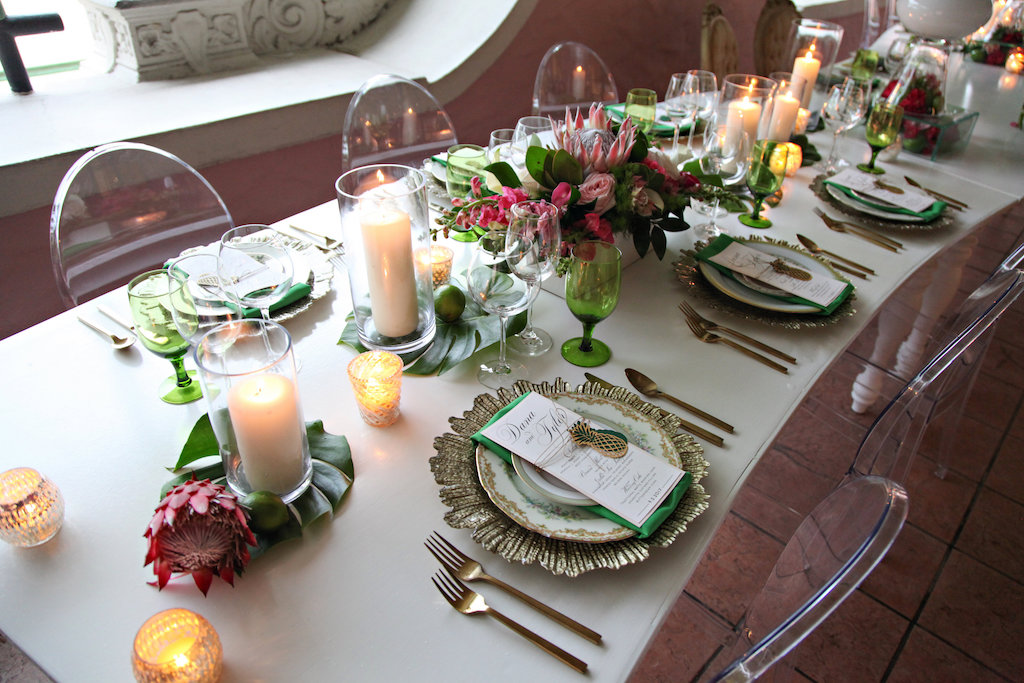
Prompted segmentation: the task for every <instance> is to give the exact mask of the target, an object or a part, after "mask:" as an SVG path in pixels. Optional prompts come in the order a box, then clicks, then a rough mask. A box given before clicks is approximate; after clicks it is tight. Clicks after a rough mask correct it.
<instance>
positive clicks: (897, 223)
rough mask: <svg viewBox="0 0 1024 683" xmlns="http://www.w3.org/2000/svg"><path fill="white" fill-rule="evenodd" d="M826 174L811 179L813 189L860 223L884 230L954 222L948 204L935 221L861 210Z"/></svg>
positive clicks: (936, 227)
mask: <svg viewBox="0 0 1024 683" xmlns="http://www.w3.org/2000/svg"><path fill="white" fill-rule="evenodd" d="M825 178H826V176H824V175H820V176H818V177H816V178H815V179H814V180H812V181H811V191H812V192H814V195H815V196H816V197H817V198H818V199H820V200H821V201H823V202H825V203H826V204H828V205H829V206H830V207H832V208H833V209H836V210H837V211H840V212H842V213H843V214H845V215H847V216H849V217H851V218H854V219H856V220H857V222H858V223H862V224H864V225H866V226H869V227H872V228H876V229H882V230H908V231H909V230H942V229H945V228H948V227H949V226H951V225H952V224H953V222H954V216H953V211H952V210H951V209H950V208H949V207H948V206H947V207H946V209H945V210H944V211H943V212H942V215H941V216H939V217H938V218H936V219H935V220H933V221H929V222H923V221H911V220H900V219H899V218H898V217H897V216H899V214H892V215H893V218H883V217H881V215H879V213H878V212H875V213H871V212H869V211H868V210H867V209H866V208H865V209H864V210H861V209H859V208H857V207H856V204H855V202H853V200H844V199H843V197H844V196H845V195H842V193H838V192H837V193H832V192H829V190H828V187H829V186H828V185H826V184H825Z"/></svg>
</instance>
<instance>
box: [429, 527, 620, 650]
mask: <svg viewBox="0 0 1024 683" xmlns="http://www.w3.org/2000/svg"><path fill="white" fill-rule="evenodd" d="M423 545H425V546H427V550H429V551H430V554H431V555H433V556H434V557H435V558H436V559H437V561H438V562H440V563H441V566H443V567H444V568H445V569H447V570H448V573H450V574H451V575H452V576H454V577H455V578H458V579H462V580H463V581H486V582H487V583H490V584H492V585H494V586H497V587H498V588H500V589H502V590H503V591H505V592H506V593H508V594H509V595H512V596H514V597H516V598H519V599H520V600H522V601H523V602H525V603H526V604H527V605H529V606H530V607H533V608H534V609H536V610H537V611H538V612H541V613H543V614H545V615H546V616H548V617H551V618H552V619H554V620H555V621H557V622H558V623H559V624H561V625H562V626H565V627H566V628H567V629H569V630H571V631H574V632H575V633H578V634H579V635H581V636H583V637H584V638H586V639H587V640H589V641H590V642H592V643H600V642H601V634H600V633H598V632H597V631H594V630H592V629H589V628H587V627H586V626H584V625H583V624H581V623H579V622H578V621H576V620H575V619H573V618H571V617H568V616H566V615H564V614H562V613H561V612H559V611H558V610H556V609H554V608H553V607H548V606H547V605H545V604H544V603H543V602H541V601H540V600H537V599H536V598H532V597H530V596H529V595H527V594H526V593H524V592H522V591H521V590H519V589H517V588H513V587H512V586H510V585H508V584H507V583H505V582H504V581H502V580H501V579H498V578H495V577H493V576H491V575H490V574H488V573H487V572H485V571H484V568H483V567H482V566H481V565H480V563H479V562H477V561H476V560H474V559H473V558H471V557H469V556H468V555H466V554H465V553H463V552H462V551H461V550H459V549H458V548H456V547H455V546H454V545H452V544H451V542H449V541H448V540H447V539H446V538H445V537H444V536H442V535H441V534H439V533H437V532H436V531H435V532H434V534H433V535H432V536H429V537H427V540H426V542H424V544H423Z"/></svg>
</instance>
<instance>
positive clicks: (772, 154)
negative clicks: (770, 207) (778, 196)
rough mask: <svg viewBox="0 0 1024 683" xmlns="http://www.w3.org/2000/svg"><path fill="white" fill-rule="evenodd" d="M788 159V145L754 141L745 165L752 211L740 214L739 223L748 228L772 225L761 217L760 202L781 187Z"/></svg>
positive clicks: (769, 141) (768, 141)
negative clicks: (751, 195) (751, 197)
mask: <svg viewBox="0 0 1024 683" xmlns="http://www.w3.org/2000/svg"><path fill="white" fill-rule="evenodd" d="M788 159H789V147H788V145H785V144H782V143H779V142H773V141H771V140H758V141H757V142H755V143H754V149H753V151H751V153H750V163H749V165H748V166H747V188H749V189H750V191H751V192H752V193H753V194H754V211H753V212H752V213H750V214H744V215H743V216H740V223H742V224H743V225H745V226H747V227H748V228H762V229H763V228H770V227H772V222H771V221H770V220H768V219H767V218H762V217H761V204H762V203H763V202H764V200H765V198H767V197H769V196H770V195H773V194H775V193H776V192H778V191H779V188H780V187H782V181H783V180H785V178H786V162H787V161H788Z"/></svg>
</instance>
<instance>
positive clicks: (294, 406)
mask: <svg viewBox="0 0 1024 683" xmlns="http://www.w3.org/2000/svg"><path fill="white" fill-rule="evenodd" d="M194 355H195V359H196V365H198V366H199V377H200V380H201V381H202V383H203V395H204V396H206V401H207V405H208V407H209V414H210V423H211V425H212V426H213V432H214V434H215V435H216V436H217V445H218V447H219V449H220V454H221V458H222V459H223V462H224V469H225V471H226V473H227V480H228V485H229V486H230V487H231V489H232V490H233V491H234V492H235V493H236V494H238V495H240V496H245V495H247V494H249V493H252V492H253V491H271V492H273V493H276V494H277V495H279V496H280V497H281V498H282V499H283V500H284V502H286V503H288V502H291V501H293V500H295V499H296V498H298V497H299V496H300V495H302V493H303V492H304V491H305V490H306V487H307V486H309V482H310V480H311V478H312V476H313V468H312V465H311V463H310V455H309V442H308V441H307V438H306V423H305V422H304V421H303V419H302V405H301V403H300V401H299V391H298V383H297V382H296V379H295V359H294V357H293V355H292V339H291V335H289V334H288V330H286V329H285V328H283V327H281V326H280V325H278V324H277V323H275V322H272V321H269V320H262V319H248V320H239V321H234V322H229V323H224V324H223V325H219V326H217V327H215V328H213V329H212V330H210V331H209V332H207V333H206V334H205V335H204V336H203V338H202V339H201V340H200V341H199V344H198V345H197V346H196V349H195V352H194Z"/></svg>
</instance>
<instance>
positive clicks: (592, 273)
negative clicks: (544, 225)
mask: <svg viewBox="0 0 1024 683" xmlns="http://www.w3.org/2000/svg"><path fill="white" fill-rule="evenodd" d="M621 282H622V253H621V252H619V250H618V249H617V248H616V247H615V246H614V245H612V244H609V243H607V242H599V241H590V242H581V243H579V244H577V245H576V246H574V247H573V249H572V261H571V263H570V265H569V272H568V273H566V276H565V301H566V303H568V304H569V310H570V311H572V314H573V315H574V316H576V319H577V320H579V321H580V322H582V323H583V336H582V337H573V338H572V339H570V340H569V341H567V342H565V343H564V344H562V358H564V359H566V360H567V361H569V362H570V363H572V364H573V365H578V366H580V367H584V368H592V367H596V366H598V365H602V364H604V363H607V362H608V359H609V358H611V355H612V351H611V349H610V348H608V345H607V344H605V343H604V342H602V341H599V340H597V339H594V327H595V326H596V325H597V323H599V322H601V321H602V320H604V319H605V318H607V317H608V316H609V315H611V314H612V311H614V310H615V306H616V304H618V303H619V286H620V284H621Z"/></svg>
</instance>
